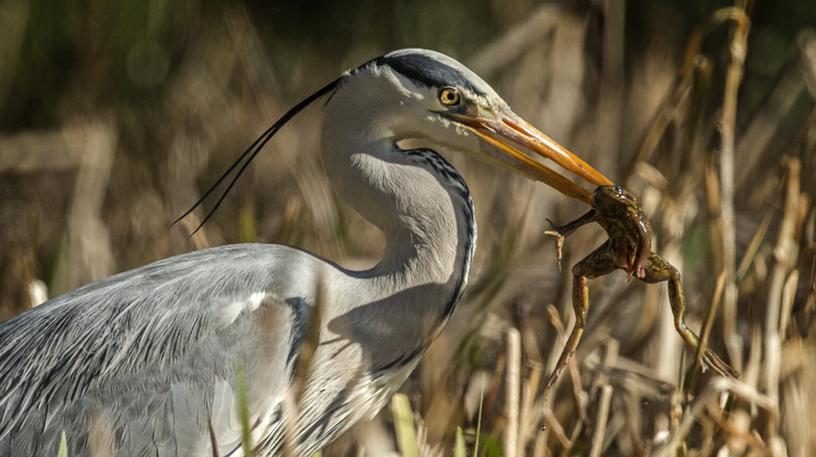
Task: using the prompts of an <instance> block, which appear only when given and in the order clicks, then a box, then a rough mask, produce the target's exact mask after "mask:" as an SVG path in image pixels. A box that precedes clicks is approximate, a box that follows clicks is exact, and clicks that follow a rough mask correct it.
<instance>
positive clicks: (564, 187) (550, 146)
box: [448, 113, 613, 204]
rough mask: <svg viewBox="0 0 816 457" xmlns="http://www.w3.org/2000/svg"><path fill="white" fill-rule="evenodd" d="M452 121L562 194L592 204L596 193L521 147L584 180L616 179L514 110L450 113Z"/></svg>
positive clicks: (603, 183) (509, 162)
mask: <svg viewBox="0 0 816 457" xmlns="http://www.w3.org/2000/svg"><path fill="white" fill-rule="evenodd" d="M448 116H449V117H450V118H451V119H452V120H454V121H456V122H458V123H460V124H462V125H464V126H465V127H466V128H468V129H469V130H470V131H471V132H473V133H474V134H476V135H477V136H478V137H479V138H481V139H482V140H484V141H485V142H486V143H488V144H490V145H492V146H494V147H495V148H496V150H497V151H500V152H503V153H504V154H500V155H496V156H492V155H491V156H490V158H491V159H494V160H497V161H499V162H501V163H502V164H504V165H506V166H509V167H511V168H512V169H514V170H516V171H518V172H520V173H522V174H524V175H526V176H528V177H530V178H532V179H535V180H537V181H541V182H543V183H545V184H547V185H549V186H550V187H552V188H554V189H556V190H558V191H559V192H561V193H562V194H564V195H566V196H568V197H572V198H576V199H578V200H581V201H583V202H585V203H588V204H592V193H591V192H590V191H588V190H587V189H584V188H583V187H581V186H579V185H577V184H575V183H574V182H572V181H571V180H570V179H569V178H567V177H564V176H562V175H561V174H559V173H558V172H557V171H556V170H554V169H552V168H550V167H548V166H547V165H545V164H544V163H542V162H540V161H539V160H536V158H535V157H534V156H531V155H529V154H526V153H524V152H522V151H521V150H520V149H519V148H518V147H519V146H520V147H521V148H523V149H526V150H528V151H531V152H533V153H534V154H535V155H538V156H541V157H544V158H546V159H549V160H552V161H553V162H555V163H556V164H558V165H559V166H560V167H562V168H563V169H565V170H567V171H569V172H571V173H572V174H574V175H576V176H577V177H579V178H582V179H584V180H585V181H587V182H589V183H590V184H592V185H594V186H608V185H611V184H613V182H612V180H610V179H609V178H607V177H606V176H604V175H603V174H601V172H599V171H598V170H596V169H594V168H592V166H590V165H589V164H588V163H586V162H584V161H583V159H581V158H580V157H578V156H577V155H575V154H573V153H572V152H570V151H569V150H568V149H567V148H565V147H564V146H561V145H560V144H558V143H557V142H556V141H554V140H553V139H552V138H550V137H548V136H547V135H545V134H543V133H541V132H540V131H539V130H538V129H536V128H535V127H533V126H532V125H530V124H529V123H528V122H527V121H525V120H524V119H522V118H520V117H519V116H517V115H516V114H514V113H509V114H498V115H497V116H496V117H495V118H493V116H491V117H490V118H483V117H472V116H468V115H463V114H449V115H448Z"/></svg>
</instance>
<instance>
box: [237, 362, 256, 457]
mask: <svg viewBox="0 0 816 457" xmlns="http://www.w3.org/2000/svg"><path fill="white" fill-rule="evenodd" d="M235 384H236V386H235V388H236V391H237V394H238V417H239V418H240V420H241V446H242V447H243V449H244V455H245V456H247V457H250V456H252V455H253V448H254V446H253V444H252V427H251V426H250V425H249V398H248V395H247V386H246V368H245V367H244V363H243V362H241V363H239V364H238V367H237V369H236V370H235Z"/></svg>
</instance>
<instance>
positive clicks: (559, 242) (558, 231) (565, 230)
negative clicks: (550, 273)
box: [544, 209, 598, 270]
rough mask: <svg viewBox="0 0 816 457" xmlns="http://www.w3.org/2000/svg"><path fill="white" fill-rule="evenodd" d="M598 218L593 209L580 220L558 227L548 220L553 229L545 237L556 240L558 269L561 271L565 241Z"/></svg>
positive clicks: (546, 232)
mask: <svg viewBox="0 0 816 457" xmlns="http://www.w3.org/2000/svg"><path fill="white" fill-rule="evenodd" d="M597 217H598V212H597V211H596V210H595V209H591V210H589V211H587V212H586V213H584V214H583V215H582V216H581V217H579V218H578V219H575V220H574V221H572V222H568V223H566V224H564V225H560V226H556V225H555V224H553V223H552V221H551V220H549V219H547V222H549V223H550V225H551V226H552V229H550V230H547V231H545V232H544V234H545V235H548V236H552V237H554V238H555V250H556V255H557V257H558V269H559V270H560V269H561V257H562V256H561V254H562V251H563V250H564V239H565V238H566V237H568V236H570V235H572V232H574V231H576V230H578V229H579V228H580V227H582V226H584V225H586V224H589V223H591V222H595V221H596V219H597Z"/></svg>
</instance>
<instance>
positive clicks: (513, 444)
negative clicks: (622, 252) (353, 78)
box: [0, 0, 816, 456]
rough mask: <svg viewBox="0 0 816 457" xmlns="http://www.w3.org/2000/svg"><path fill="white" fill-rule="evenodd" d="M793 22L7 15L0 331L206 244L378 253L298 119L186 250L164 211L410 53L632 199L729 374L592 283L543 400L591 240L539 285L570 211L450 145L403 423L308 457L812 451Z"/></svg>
mask: <svg viewBox="0 0 816 457" xmlns="http://www.w3.org/2000/svg"><path fill="white" fill-rule="evenodd" d="M814 27H816V2H812V1H797V0H775V1H773V0H764V1H763V0H756V1H753V2H751V1H737V2H736V3H731V2H727V1H703V0H663V1H650V0H636V1H625V0H606V1H600V0H598V1H585V0H583V1H582V0H571V1H558V2H540V1H532V0H515V1H499V0H467V1H426V0H422V1H391V2H382V1H373V0H364V1H359V2H329V1H302V2H248V1H247V2H204V1H196V0H182V1H170V0H139V1H131V0H128V1H125V0H123V1H113V2H109V1H99V0H87V1H73V2H60V1H54V0H50V1H49V0H39V1H26V0H2V1H0V321H2V320H5V319H8V318H9V317H11V316H13V315H14V314H16V313H19V312H21V311H23V310H25V309H27V308H29V307H31V306H35V305H36V304H38V303H40V302H42V301H43V300H44V299H45V298H46V297H49V296H55V295H58V294H61V293H63V292H66V291H68V290H71V289H73V288H75V287H77V286H79V285H81V284H85V283H87V282H90V281H93V280H96V279H99V278H102V277H105V276H108V275H111V274H113V273H116V272H119V271H123V270H126V269H130V268H133V267H136V266H139V265H143V264H145V263H148V262H151V261H154V260H157V259H160V258H164V257H167V256H170V255H173V254H178V253H182V252H186V251H190V250H193V249H200V248H204V247H206V246H211V245H220V244H224V243H235V242H245V241H259V242H273V243H285V244H291V245H296V246H299V247H303V248H306V249H308V250H311V251H314V252H316V253H318V254H320V255H322V256H326V257H328V258H331V259H334V260H337V261H339V262H340V263H341V264H344V265H346V266H364V265H371V264H372V263H374V262H376V259H377V256H378V255H379V253H380V252H381V249H382V240H381V237H380V236H379V234H378V233H377V231H376V230H375V229H374V228H372V227H371V226H369V225H368V224H367V223H365V221H364V220H362V219H361V218H360V217H359V216H357V215H356V214H355V213H353V212H352V211H351V210H350V209H349V208H348V207H346V206H344V204H343V203H341V202H339V201H338V200H337V199H336V198H335V197H334V196H333V194H332V191H331V189H330V187H329V186H328V182H327V179H326V178H325V175H324V171H323V169H322V165H321V164H320V163H319V160H318V158H317V143H318V139H319V130H320V109H319V108H317V107H315V108H311V109H309V110H307V111H306V112H305V113H303V114H301V115H299V116H298V118H296V119H295V121H294V122H292V123H290V125H289V126H287V127H286V128H285V129H284V131H282V132H280V134H279V135H278V136H277V137H276V139H275V140H274V141H272V142H271V143H270V144H269V145H268V146H267V147H266V150H265V151H264V153H263V154H261V155H260V156H259V157H258V159H257V160H256V161H255V163H254V164H253V165H252V167H251V168H250V170H249V172H248V173H247V174H246V175H245V176H244V177H243V178H242V179H241V181H240V182H239V184H238V186H236V188H235V189H234V191H233V192H232V193H231V195H230V197H228V199H227V200H226V203H225V204H224V205H223V206H222V208H221V209H220V210H219V211H218V213H217V214H216V216H215V218H214V219H213V220H211V221H210V222H208V223H207V225H205V226H204V228H203V229H202V230H201V232H199V233H198V234H197V235H195V236H193V237H192V238H188V233H189V232H190V231H191V229H192V228H194V227H195V225H197V222H198V220H199V218H200V217H202V216H203V213H194V214H193V215H192V217H191V218H189V219H188V220H185V222H183V223H182V224H179V225H176V226H173V227H171V226H170V222H171V221H173V220H174V219H175V218H176V217H177V216H178V215H180V214H181V213H182V212H183V211H184V210H185V209H187V208H188V207H189V206H190V205H191V204H192V203H193V202H194V201H195V200H196V199H197V197H198V196H199V195H200V194H201V193H202V191H203V190H204V189H206V188H207V186H208V185H209V184H210V183H212V182H213V181H214V179H215V178H216V177H217V176H218V175H219V174H220V172H222V171H223V170H224V169H225V168H226V167H227V166H228V165H229V164H230V163H231V162H232V160H234V158H236V157H237V155H238V154H239V153H240V152H241V151H242V150H243V149H244V148H245V147H246V146H247V145H248V144H249V143H250V142H251V141H252V140H253V139H254V138H255V137H256V136H257V135H259V133H260V132H262V131H263V130H264V129H265V128H266V127H267V126H268V125H270V124H271V123H272V122H273V121H274V120H275V119H277V117H278V116H280V115H281V114H282V113H283V112H284V111H285V109H286V108H287V107H289V106H291V105H293V104H294V103H296V102H297V101H299V100H300V99H302V98H303V97H305V96H306V95H308V94H310V93H311V92H313V91H314V90H315V89H317V88H319V87H322V85H323V84H325V83H326V82H327V81H330V80H332V79H334V78H335V77H336V76H337V75H338V74H339V73H340V72H342V71H343V70H345V69H348V68H352V67H355V66H356V65H358V64H360V63H362V62H364V61H366V60H368V59H370V58H372V57H375V56H377V55H380V54H383V53H385V52H387V51H389V50H393V49H397V48H401V47H425V48H431V49H436V50H439V51H442V52H445V53H448V54H450V55H451V56H453V57H455V58H457V59H459V60H461V61H462V62H464V63H465V64H467V65H469V66H470V67H471V68H473V69H474V70H475V71H476V72H477V73H479V74H480V75H482V76H483V77H484V78H485V79H486V80H487V81H488V82H490V83H491V84H493V85H494V87H495V88H496V89H497V90H498V92H499V93H500V94H502V95H503V96H504V97H505V99H506V100H507V101H508V102H509V103H510V104H511V106H513V107H514V109H515V111H516V112H518V113H519V114H521V115H522V116H523V117H525V118H526V119H528V120H530V121H531V122H532V123H533V124H536V125H537V126H538V127H540V128H541V129H542V130H543V131H544V132H546V133H548V134H550V135H551V136H552V137H554V138H555V139H557V140H558V141H560V142H561V143H563V144H565V145H567V146H568V147H569V148H570V149H572V150H573V151H575V152H578V153H579V154H580V155H582V156H583V157H585V158H586V159H587V160H588V161H589V162H590V163H592V164H593V165H595V166H596V167H597V168H599V169H600V170H601V171H602V172H604V173H605V174H606V175H608V176H610V177H612V178H613V179H615V180H616V181H617V182H619V183H621V184H623V185H625V186H626V187H627V188H629V189H630V190H631V191H633V192H634V193H635V194H637V195H638V196H639V197H640V199H641V203H642V204H643V207H644V209H645V210H646V211H647V213H648V214H649V215H650V217H651V219H652V223H653V225H654V226H655V232H656V235H655V236H656V246H657V251H658V252H660V253H661V254H663V255H664V257H666V258H667V259H669V260H670V261H671V262H672V263H673V264H675V265H676V266H677V267H678V268H679V269H680V270H681V271H682V273H683V275H684V283H685V288H686V293H687V296H688V298H689V306H690V310H689V312H690V315H689V318H688V320H689V324H690V325H691V327H692V328H694V329H695V331H699V330H700V329H701V327H702V326H703V325H704V324H705V327H706V328H707V329H708V330H709V332H708V333H710V336H709V337H708V341H709V344H710V345H711V346H712V347H714V348H715V349H716V350H717V351H718V352H719V353H720V354H722V355H723V356H724V357H725V358H726V359H727V360H729V361H730V362H731V363H732V364H733V365H734V366H735V367H737V368H738V369H739V370H740V371H741V373H742V375H741V377H740V380H739V381H738V382H736V383H728V382H715V381H714V380H713V378H712V377H711V374H710V373H708V372H706V373H703V374H701V373H699V372H698V370H687V368H688V367H689V366H690V365H692V362H693V356H692V354H690V353H689V352H688V351H685V352H684V350H683V347H682V343H681V340H680V338H679V336H678V335H677V334H676V332H675V330H674V328H673V323H672V317H671V312H670V309H669V306H668V303H667V300H666V292H665V290H666V288H665V286H664V285H652V286H644V285H643V284H640V283H638V282H636V281H633V282H631V283H626V282H625V280H624V279H625V278H624V274H623V273H615V274H612V275H610V276H608V277H605V278H599V279H597V280H595V281H593V282H592V288H591V290H592V292H591V295H592V309H591V311H590V314H589V329H588V332H587V334H586V335H585V338H584V341H583V342H582V345H581V347H580V349H579V352H578V354H577V363H574V364H572V365H571V367H570V370H569V371H568V372H567V373H565V375H564V378H565V380H562V382H560V384H559V386H560V387H559V389H558V390H557V392H556V393H555V394H554V395H551V397H552V398H551V399H550V400H547V401H541V398H540V387H541V386H540V384H541V379H542V378H546V376H547V375H548V374H549V372H550V371H551V369H552V366H553V364H554V361H555V358H556V357H557V355H558V353H559V351H560V347H561V344H562V341H563V334H564V328H565V327H566V328H567V329H569V328H570V326H571V323H572V320H573V317H572V311H571V306H570V303H569V286H570V281H571V278H570V277H569V274H568V272H569V266H571V265H572V264H574V263H575V262H576V261H577V260H579V259H580V258H581V257H583V256H584V255H586V253H587V252H589V251H590V250H592V248H593V247H594V246H597V245H599V244H600V243H601V242H602V240H603V237H604V234H603V233H602V232H601V231H600V230H599V229H598V228H587V229H584V230H582V231H581V232H579V233H578V234H577V235H575V236H574V237H572V238H570V239H569V240H568V241H567V243H566V252H565V258H564V271H563V272H562V271H559V268H558V265H557V262H556V260H555V257H554V244H553V241H552V239H550V238H548V237H546V236H544V235H543V231H544V230H546V229H547V228H548V227H549V225H548V223H547V219H551V220H553V221H555V222H559V223H562V222H566V221H567V220H570V219H572V218H574V217H576V216H577V215H579V214H580V213H581V212H582V211H584V210H585V208H582V207H581V206H580V205H578V204H576V203H572V202H567V201H566V199H565V198H563V197H562V196H560V195H558V194H557V193H555V192H554V191H553V190H551V189H549V188H547V187H545V186H542V185H534V184H532V183H530V182H527V181H525V180H524V179H521V178H518V177H515V176H512V175H510V174H509V173H507V172H505V171H502V170H495V169H492V168H490V167H488V166H486V165H484V164H481V163H475V162H472V161H469V160H467V159H465V158H464V157H461V156H459V155H457V154H455V153H448V152H446V151H442V152H443V153H444V154H445V155H446V157H447V158H448V159H449V160H450V161H451V162H452V163H454V164H455V165H456V166H457V168H458V169H459V170H460V171H461V172H462V174H463V175H464V176H465V177H466V179H467V181H468V183H469V185H470V188H471V191H472V193H473V194H474V201H475V204H476V208H477V218H478V222H479V227H480V231H479V235H480V238H479V245H478V250H477V255H476V259H475V267H474V270H473V272H472V274H471V282H470V284H471V285H470V287H469V290H468V292H467V294H466V296H465V299H464V301H463V303H462V304H461V305H460V306H459V307H458V309H457V311H456V313H455V314H454V317H453V319H452V320H451V322H450V324H449V325H448V328H447V329H446V331H445V332H444V333H443V335H442V336H441V337H440V339H439V340H438V341H437V342H436V343H435V344H434V346H433V347H432V348H431V350H430V351H429V352H428V354H427V355H426V357H425V358H424V359H423V363H422V364H421V365H420V367H419V368H418V370H417V371H416V373H415V374H414V375H413V376H412V377H411V379H410V380H409V381H408V382H407V383H406V385H405V386H404V387H403V389H402V391H403V392H404V394H405V395H406V397H407V399H408V400H409V403H408V404H409V405H410V411H405V408H401V407H400V405H403V406H404V404H402V403H399V402H397V403H395V405H396V407H395V408H394V410H393V411H391V410H387V411H383V412H382V413H381V414H380V416H378V418H376V419H375V420H374V421H373V422H371V423H369V424H360V425H358V426H356V427H354V429H353V430H352V431H351V432H349V433H347V434H346V436H344V437H343V438H342V439H341V440H340V441H339V442H337V443H335V444H334V445H333V446H331V447H330V448H329V449H326V450H325V451H324V453H323V454H324V455H327V456H335V455H336V456H346V455H369V456H372V455H373V456H378V455H387V454H388V453H401V454H402V455H406V456H408V455H451V454H452V453H456V455H464V454H461V452H463V451H464V452H466V453H467V455H477V454H478V455H488V456H495V455H502V452H503V453H504V455H536V456H539V455H565V454H567V453H570V452H571V453H572V454H573V455H589V454H590V453H595V454H594V455H627V456H628V455H649V454H657V453H659V452H662V451H665V450H666V449H667V445H668V444H671V447H672V449H675V448H677V449H681V450H682V452H684V454H683V455H710V454H713V453H715V452H718V451H719V450H722V449H726V450H727V451H728V452H729V453H728V454H723V455H780V456H781V455H797V456H807V455H814V453H816V434H814V433H813V430H814V427H816V402H815V401H816V367H815V366H814V363H813V362H814V360H816V346H815V345H816V336H814V321H813V312H814V307H816V290H815V289H816V287H815V286H814V274H816V273H815V271H816V269H815V268H814V262H816V260H814V259H816V257H814V255H815V254H814V253H815V252H816V248H815V245H816V241H815V238H816V236H814V231H816V227H814V226H816V221H814V219H815V218H816V216H814V214H816V213H814V197H816V180H814V172H815V171H816V152H815V151H816V109H814V100H816V30H814ZM210 204H211V203H210ZM516 332H518V333H516ZM508 335H510V336H508ZM514 335H520V343H521V344H520V346H519V349H518V350H517V348H516V345H515V343H514V341H516V340H515V338H516V337H515V336H514ZM508 341H509V343H508ZM0 344H2V342H1V341H0ZM690 373H697V374H694V375H691V374H690ZM514 389H518V390H520V393H518V395H519V397H520V398H516V397H515V395H516V393H514ZM729 392H730V394H729ZM726 399H727V400H726ZM718 401H719V402H720V404H719V406H722V405H725V408H724V409H723V408H720V407H718ZM401 414H403V415H405V417H407V418H408V419H409V420H408V421H407V422H406V421H401V420H397V421H396V423H397V424H402V427H401V428H400V427H397V428H396V431H395V428H394V424H395V420H394V417H402V416H401ZM409 429H412V430H413V431H414V436H413V437H412V436H411V435H410V433H408V430H409ZM68 434H69V436H70V433H68ZM396 436H401V437H405V436H408V437H409V438H410V439H402V440H397V439H396ZM477 436H478V438H477ZM477 440H478V443H477ZM398 442H399V444H398ZM667 443H668V444H667ZM361 453H362V454H361ZM669 455H673V454H669Z"/></svg>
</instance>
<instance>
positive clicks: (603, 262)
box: [542, 241, 618, 398]
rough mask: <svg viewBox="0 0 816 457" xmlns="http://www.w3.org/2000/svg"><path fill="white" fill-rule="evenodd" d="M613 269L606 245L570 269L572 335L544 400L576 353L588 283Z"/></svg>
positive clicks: (543, 394) (586, 303) (587, 299)
mask: <svg viewBox="0 0 816 457" xmlns="http://www.w3.org/2000/svg"><path fill="white" fill-rule="evenodd" d="M616 268H618V266H617V265H616V263H615V260H614V258H613V256H612V255H611V252H610V244H609V241H606V242H605V243H604V244H603V245H601V247H599V248H598V249H596V250H595V251H593V252H592V253H590V254H589V255H587V256H586V257H585V258H584V259H583V260H581V261H580V262H578V263H577V264H575V266H574V267H573V268H572V308H573V311H574V312H575V325H574V326H573V327H572V332H570V335H569V337H568V338H567V342H566V343H565V344H564V349H563V350H562V351H561V356H560V357H559V358H558V362H557V363H556V364H555V369H554V370H553V372H552V374H551V375H550V377H549V379H547V383H546V384H545V385H544V392H543V393H542V398H547V394H548V393H549V391H550V389H551V388H552V386H553V385H555V382H556V381H557V380H558V378H559V377H560V376H561V373H562V372H563V371H564V368H566V366H567V363H568V362H569V359H570V357H572V355H573V354H574V353H575V349H576V348H577V347H578V343H579V342H580V341H581V336H582V335H583V333H584V328H585V326H586V318H587V313H588V311H589V280H590V279H594V278H597V277H599V276H604V275H606V274H609V273H611V272H612V271H614V270H615V269H616Z"/></svg>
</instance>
